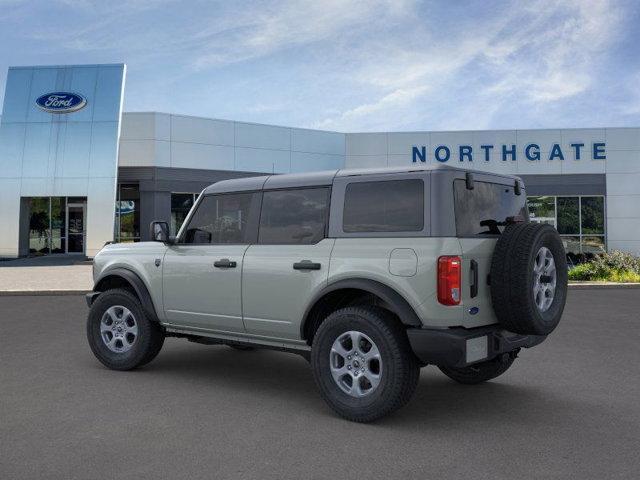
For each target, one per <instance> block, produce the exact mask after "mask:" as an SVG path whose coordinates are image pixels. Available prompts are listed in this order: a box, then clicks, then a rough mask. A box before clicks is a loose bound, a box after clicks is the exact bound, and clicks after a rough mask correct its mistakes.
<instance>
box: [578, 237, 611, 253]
mask: <svg viewBox="0 0 640 480" xmlns="http://www.w3.org/2000/svg"><path fill="white" fill-rule="evenodd" d="M605 251H606V250H605V248H604V237H603V236H602V237H582V252H583V253H603V252H605Z"/></svg>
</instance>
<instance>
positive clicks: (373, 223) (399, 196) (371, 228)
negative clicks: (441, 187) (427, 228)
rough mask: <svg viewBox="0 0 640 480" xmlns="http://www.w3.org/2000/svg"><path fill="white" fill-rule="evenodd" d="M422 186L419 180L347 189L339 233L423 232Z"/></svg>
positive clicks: (354, 184)
mask: <svg viewBox="0 0 640 480" xmlns="http://www.w3.org/2000/svg"><path fill="white" fill-rule="evenodd" d="M424 208H425V206H424V182H423V181H422V180H420V179H408V180H385V181H379V182H355V183H350V184H349V185H347V188H346V191H345V196H344V215H343V220H342V229H343V231H344V232H346V233H356V232H419V231H421V230H422V229H423V228H424Z"/></svg>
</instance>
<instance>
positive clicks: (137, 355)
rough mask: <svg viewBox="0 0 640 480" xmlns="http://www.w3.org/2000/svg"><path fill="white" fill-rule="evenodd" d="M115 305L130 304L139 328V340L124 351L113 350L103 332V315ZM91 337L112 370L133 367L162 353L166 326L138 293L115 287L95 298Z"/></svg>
mask: <svg viewBox="0 0 640 480" xmlns="http://www.w3.org/2000/svg"><path fill="white" fill-rule="evenodd" d="M113 306H122V307H125V308H127V309H128V310H129V311H130V312H131V313H132V314H133V317H134V319H135V323H136V325H137V329H138V330H137V336H136V337H135V341H133V344H132V345H131V347H130V349H129V350H127V351H124V352H115V351H112V350H110V349H109V347H107V345H106V343H105V341H104V340H103V337H102V333H101V332H100V324H101V321H102V317H103V315H105V312H106V311H107V310H108V309H109V308H110V307H113ZM87 340H88V341H89V346H90V347H91V351H92V352H93V354H94V355H95V356H96V358H97V359H98V360H99V361H100V362H101V363H102V364H103V365H104V366H106V367H108V368H110V369H112V370H132V369H134V368H137V367H141V366H143V365H146V364H147V363H149V362H150V361H151V360H153V359H154V358H155V357H156V356H157V355H158V353H160V350H161V349H162V345H163V344H164V330H163V329H162V327H161V326H160V325H159V324H158V323H157V322H155V321H152V320H151V319H149V317H148V315H147V314H146V313H145V311H144V308H142V305H141V304H140V301H139V300H138V299H137V298H136V296H135V295H133V294H132V293H131V292H129V291H127V290H123V289H113V290H107V291H106V292H104V293H101V294H100V295H99V296H98V298H96V300H95V301H94V302H93V305H92V306H91V309H90V310H89V316H88V317H87ZM121 343H122V342H121Z"/></svg>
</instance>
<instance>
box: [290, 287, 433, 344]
mask: <svg viewBox="0 0 640 480" xmlns="http://www.w3.org/2000/svg"><path fill="white" fill-rule="evenodd" d="M344 289H357V290H363V291H365V292H368V293H371V294H372V295H375V296H376V297H379V298H380V299H382V300H383V301H384V302H385V303H386V304H387V305H388V306H389V309H390V310H391V312H393V313H395V314H396V315H397V316H398V318H399V319H400V321H401V322H402V323H403V324H404V325H408V326H411V327H421V326H422V322H421V321H420V318H419V317H418V315H417V314H416V312H415V311H414V310H413V307H412V306H411V305H410V304H409V302H408V301H407V300H406V299H405V298H404V297H403V296H402V295H400V294H399V293H398V292H396V291H395V290H394V289H393V288H391V287H389V286H388V285H385V284H384V283H381V282H378V281H376V280H371V279H369V278H353V279H347V280H339V281H337V282H334V283H330V284H329V285H327V286H326V287H324V288H323V289H322V290H320V292H318V293H317V294H316V295H315V296H314V297H313V299H312V301H311V302H309V306H308V307H307V309H306V311H305V312H304V316H303V317H302V322H301V324H300V334H301V338H304V336H305V333H304V332H305V325H306V323H307V320H308V319H309V314H310V313H311V311H312V310H313V309H314V307H315V306H316V305H317V303H318V302H319V301H320V300H321V299H322V298H323V297H324V296H325V295H327V294H328V293H331V292H335V291H336V290H344Z"/></svg>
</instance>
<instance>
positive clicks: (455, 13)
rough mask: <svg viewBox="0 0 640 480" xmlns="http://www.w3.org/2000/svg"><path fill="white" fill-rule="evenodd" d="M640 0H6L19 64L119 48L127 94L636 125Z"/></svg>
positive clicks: (339, 113)
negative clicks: (125, 74) (126, 69)
mask: <svg viewBox="0 0 640 480" xmlns="http://www.w3.org/2000/svg"><path fill="white" fill-rule="evenodd" d="M639 25H640V2H637V1H633V0H627V1H615V0H565V1H550V0H530V1H520V2H515V1H514V2H503V1H493V0H491V1H489V0H487V1H480V0H478V1H454V0H450V1H421V2H420V1H411V0H396V1H386V0H368V1H366V0H365V1H353V0H320V1H287V0H278V1H244V0H234V1H219V2H216V1H188V2H184V1H183V2H177V1H169V0H130V1H127V2H119V1H115V0H111V1H104V0H98V1H93V0H74V1H72V0H61V1H50V2H42V1H37V0H26V1H25V0H0V98H1V97H2V96H3V94H4V82H5V75H6V69H7V67H8V66H10V65H46V64H75V63H114V62H125V63H127V66H128V75H127V85H126V96H125V110H126V111H164V112H171V113H181V114H187V115H199V116H205V117H215V118H228V119H233V120H246V121H254V122H261V123H271V124H279V125H290V126H300V127H311V128H322V129H327V130H338V131H396V130H472V129H499V128H505V129H511V128H555V127H601V126H640V28H639V27H638V26H639Z"/></svg>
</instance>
